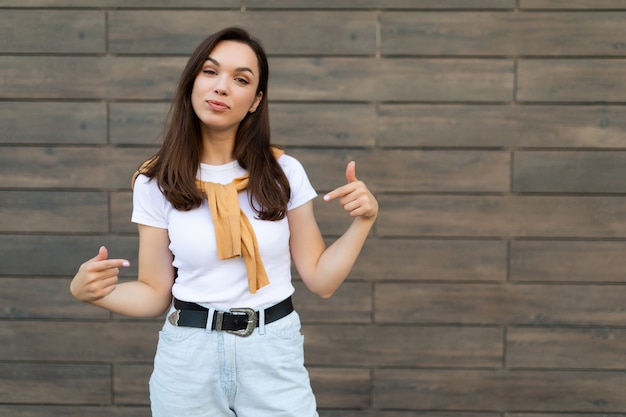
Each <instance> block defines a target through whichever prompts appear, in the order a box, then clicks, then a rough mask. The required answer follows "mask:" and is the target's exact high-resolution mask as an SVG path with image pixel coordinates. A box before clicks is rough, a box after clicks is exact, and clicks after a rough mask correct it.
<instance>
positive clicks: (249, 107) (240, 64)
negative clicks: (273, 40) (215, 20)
mask: <svg viewBox="0 0 626 417" xmlns="http://www.w3.org/2000/svg"><path fill="white" fill-rule="evenodd" d="M258 85H259V65H258V61H257V57H256V55H255V53H254V51H253V50H252V49H251V48H250V47H249V46H248V45H246V44H244V43H240V42H235V41H221V42H219V43H218V44H217V45H216V46H215V48H213V50H212V51H211V53H210V54H209V56H208V57H207V59H206V61H204V64H203V65H202V69H201V70H200V72H199V73H198V75H197V76H196V80H195V81H194V84H193V90H192V92H191V105H192V106H193V109H194V111H195V113H196V116H198V118H199V119H200V121H201V122H202V128H203V132H206V133H208V134H209V135H210V134H211V133H217V132H226V131H229V130H232V131H233V132H236V130H237V127H238V126H239V123H240V122H241V120H243V118H244V117H245V116H246V114H248V112H254V111H255V110H256V108H257V106H258V105H259V103H260V102H261V99H262V93H259V94H258V95H257V94H256V90H257V86H258Z"/></svg>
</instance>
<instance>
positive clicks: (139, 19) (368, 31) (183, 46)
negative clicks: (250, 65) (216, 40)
mask: <svg viewBox="0 0 626 417" xmlns="http://www.w3.org/2000/svg"><path fill="white" fill-rule="evenodd" d="M285 22H289V24H288V25H285ZM225 26H243V27H246V28H248V29H249V30H250V31H251V32H252V33H254V36H256V37H258V38H259V39H262V42H263V46H264V47H265V50H266V52H267V53H268V54H271V55H274V54H277V55H290V54H296V55H373V54H374V53H375V52H376V14H375V13H373V12H360V11H359V12H355V11H351V12H342V11H334V12H329V11H309V12H306V13H301V12H292V11H270V12H266V11H251V12H249V13H240V12H239V11H238V10H237V11H206V12H199V11H125V10H120V11H112V12H110V13H109V45H110V48H111V51H112V52H115V53H122V54H126V53H133V54H155V53H157V54H185V55H189V54H191V52H193V50H194V48H195V47H196V45H198V44H199V43H200V42H202V41H203V40H204V39H205V38H206V37H207V36H209V35H210V34H211V33H212V32H213V29H210V28H218V27H225ZM294 28H297V30H293V29H294ZM313 39H314V40H315V41H312V40H313Z"/></svg>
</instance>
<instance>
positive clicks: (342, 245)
mask: <svg viewBox="0 0 626 417" xmlns="http://www.w3.org/2000/svg"><path fill="white" fill-rule="evenodd" d="M268 71H269V69H268V64H267V58H266V55H265V52H264V51H263V49H262V47H261V45H260V44H259V42H258V41H256V40H255V39H253V38H251V37H250V35H249V34H248V33H247V32H246V31H245V30H243V29H239V28H227V29H224V30H222V31H220V32H217V33H215V34H213V35H212V36H210V37H209V38H207V39H206V40H205V41H204V42H202V43H201V44H200V45H199V46H198V47H197V49H196V50H195V51H194V52H193V54H192V56H191V57H190V59H189V61H188V63H187V65H186V67H185V69H184V70H183V73H182V76H181V79H180V82H179V85H178V89H177V92H176V94H175V97H174V100H173V103H172V108H171V111H170V115H169V122H168V127H167V129H166V132H165V137H164V141H163V145H162V146H161V148H160V149H159V151H158V152H157V153H156V154H155V156H154V157H153V158H151V159H150V160H149V161H147V162H146V163H144V165H142V167H141V168H140V170H139V172H138V174H139V175H138V176H137V177H136V181H134V192H133V214H132V221H133V222H135V223H137V225H138V229H139V259H138V280H137V281H132V282H125V283H122V284H118V274H119V268H121V267H127V266H129V262H128V260H125V259H108V254H107V250H106V248H104V247H102V248H100V250H99V252H98V254H97V255H96V256H95V257H94V258H93V259H90V260H88V261H87V262H85V263H84V264H82V265H81V266H80V268H79V270H78V272H77V274H76V276H75V277H74V279H73V280H72V283H71V287H70V289H71V292H72V294H73V295H74V297H76V298H77V299H78V300H81V301H84V302H90V303H92V304H94V305H97V306H99V307H103V308H105V309H107V310H110V311H113V312H117V313H121V314H125V315H129V316H136V317H154V316H159V315H161V314H163V313H164V312H167V320H166V321H165V323H164V326H163V329H162V331H161V332H160V336H159V343H158V347H157V353H156V357H155V363H154V371H153V374H152V377H151V378H150V398H151V404H152V412H153V416H154V417H166V416H167V417H176V416H179V417H200V416H202V417H220V416H239V417H263V416H268V417H269V416H271V417H277V416H293V417H311V416H317V411H316V405H315V399H314V396H313V393H312V391H311V387H310V383H309V377H308V373H307V371H306V370H305V368H304V355H303V340H302V335H301V333H300V320H299V317H298V314H297V313H296V312H295V311H294V310H293V306H292V304H291V295H292V293H293V291H294V287H293V285H292V283H291V273H290V271H291V259H293V262H294V264H295V267H296V269H297V271H298V274H299V275H300V277H301V279H302V281H303V282H304V283H305V285H306V286H307V288H308V289H309V290H310V291H312V292H313V293H315V294H317V295H319V296H320V297H324V298H327V297H330V296H331V295H332V294H333V293H334V292H335V290H336V289H337V288H338V287H339V286H340V285H341V283H342V282H343V280H344V279H345V278H346V276H347V275H348V273H349V271H350V269H351V268H352V266H353V264H354V262H355V260H356V259H357V256H358V254H359V252H360V250H361V248H362V246H363V243H364V241H365V239H366V237H367V235H368V232H369V231H370V228H371V227H372V224H373V223H374V220H375V219H376V215H377V212H378V203H377V202H376V199H375V198H374V196H373V195H372V194H371V193H370V191H369V190H368V189H367V187H366V186H365V184H364V183H363V182H361V181H359V180H357V178H356V176H355V163H354V162H350V163H349V164H348V166H347V168H346V179H347V182H346V184H345V185H343V186H341V187H339V188H337V189H335V190H333V191H331V192H330V193H328V194H327V195H325V196H324V200H326V201H330V200H337V201H339V203H340V204H341V206H342V207H343V209H344V210H345V211H346V212H348V213H349V214H350V215H351V216H352V217H353V218H354V220H353V222H352V224H351V225H350V227H349V228H348V229H347V230H346V232H345V233H344V234H343V235H342V236H341V237H340V238H339V239H337V240H336V241H335V242H334V243H333V244H332V245H330V246H328V247H326V245H325V243H324V240H323V238H322V235H321V233H320V230H319V228H318V225H317V222H316V220H315V217H314V214H313V203H312V199H313V198H315V197H316V195H317V194H316V192H315V191H314V189H313V187H312V186H311V184H310V182H309V180H308V178H307V175H306V173H305V171H304V169H303V167H302V165H301V164H300V163H299V162H298V161H297V160H295V159H294V158H293V157H290V156H288V155H285V154H284V153H283V152H282V151H281V150H279V149H278V148H276V147H274V146H272V145H271V144H270V134H269V115H268V100H267V98H268V93H267V84H268Z"/></svg>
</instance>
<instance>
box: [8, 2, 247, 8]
mask: <svg viewBox="0 0 626 417" xmlns="http://www.w3.org/2000/svg"><path fill="white" fill-rule="evenodd" d="M0 7H23V8H26V7H50V8H68V7H80V8H98V9H99V8H103V7H113V8H133V9H134V8H142V9H145V8H155V7H156V8H166V9H172V8H174V9H176V8H181V7H194V8H223V7H230V8H234V9H237V10H239V9H240V7H241V0H211V2H210V3H207V2H206V0H151V1H150V3H146V2H145V0H94V1H90V2H89V3H85V2H84V0H0Z"/></svg>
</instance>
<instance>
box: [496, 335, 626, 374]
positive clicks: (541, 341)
mask: <svg viewBox="0 0 626 417" xmlns="http://www.w3.org/2000/svg"><path fill="white" fill-rule="evenodd" d="M506 338H507V350H506V364H507V367H509V368H541V369H555V368H556V369H558V368H562V369H606V370H611V369H613V370H616V371H620V370H623V369H624V367H626V354H624V352H626V330H623V329H597V328H596V329H557V328H518V327H513V328H509V329H508V331H507V335H506Z"/></svg>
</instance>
